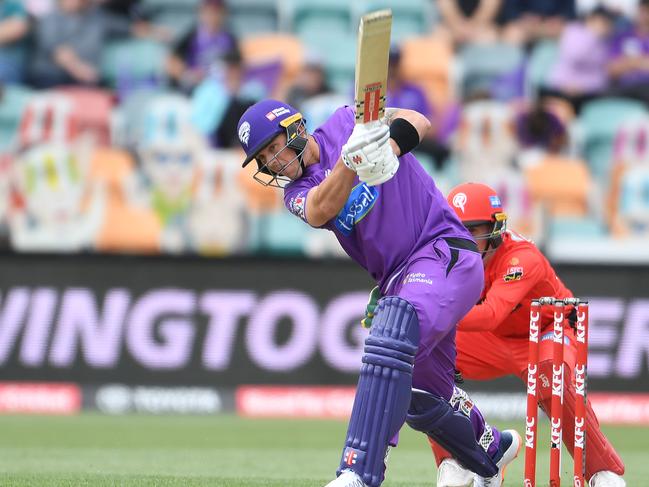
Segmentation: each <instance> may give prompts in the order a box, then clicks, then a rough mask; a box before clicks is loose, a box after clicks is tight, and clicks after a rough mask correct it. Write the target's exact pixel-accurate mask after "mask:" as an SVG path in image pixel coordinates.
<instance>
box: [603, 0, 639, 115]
mask: <svg viewBox="0 0 649 487" xmlns="http://www.w3.org/2000/svg"><path fill="white" fill-rule="evenodd" d="M608 72H609V75H610V77H611V79H612V81H613V83H612V89H611V91H610V93H609V94H610V95H613V96H625V97H629V98H636V99H638V100H640V101H643V102H645V103H647V104H649V0H640V4H639V5H638V12H637V15H636V17H635V22H634V25H633V26H632V28H631V29H630V30H627V31H626V32H623V33H621V34H619V35H617V36H615V37H614V38H613V39H612V41H611V46H610V61H609V64H608Z"/></svg>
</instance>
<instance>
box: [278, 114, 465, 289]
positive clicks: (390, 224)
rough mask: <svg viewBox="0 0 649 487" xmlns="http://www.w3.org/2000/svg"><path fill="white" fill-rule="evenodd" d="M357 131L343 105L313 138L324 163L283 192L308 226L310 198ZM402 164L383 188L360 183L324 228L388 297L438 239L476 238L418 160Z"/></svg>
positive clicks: (409, 157)
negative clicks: (388, 288) (395, 280)
mask: <svg viewBox="0 0 649 487" xmlns="http://www.w3.org/2000/svg"><path fill="white" fill-rule="evenodd" d="M353 129H354V112H353V109H352V108H350V107H347V106H345V107H341V108H339V109H338V110H336V112H335V113H334V114H333V115H332V116H331V117H330V118H329V120H327V121H326V122H325V123H324V124H323V125H322V126H321V127H319V128H318V129H316V131H315V132H314V133H313V137H314V138H315V140H316V142H317V143H318V146H319V147H320V163H319V164H314V165H311V166H309V167H307V168H306V170H305V171H304V174H303V175H302V177H300V178H299V179H297V180H295V181H293V182H291V183H290V184H289V185H288V186H287V187H286V188H285V189H284V204H285V205H286V207H287V208H288V209H289V210H290V211H291V212H292V213H294V214H295V215H297V216H298V217H300V218H302V219H303V220H304V221H306V215H305V208H306V198H307V193H308V192H309V190H310V189H311V188H313V187H315V186H317V185H318V184H320V183H321V182H322V181H324V179H325V178H326V177H327V175H328V174H329V173H330V172H331V170H332V169H333V167H334V166H335V164H336V162H337V161H338V159H339V158H340V152H341V149H342V146H343V145H344V144H345V143H346V142H347V139H348V138H349V136H350V135H351V133H352V130H353ZM399 162H400V166H399V170H398V171H397V173H396V175H395V176H394V177H393V178H392V179H391V180H389V181H387V182H385V183H383V184H381V185H379V186H367V185H366V184H365V183H361V182H360V181H358V180H357V181H358V184H357V185H356V186H355V187H354V189H353V190H352V192H351V194H350V196H349V198H348V200H347V203H346V204H345V206H344V208H343V209H342V210H341V211H340V213H339V214H338V215H337V216H336V217H335V218H333V219H331V220H330V221H329V222H327V223H326V224H325V225H323V228H326V229H328V230H331V231H332V232H334V234H335V235H336V237H337V239H338V241H339V242H340V245H341V246H342V247H343V249H344V250H345V252H346V253H347V254H348V255H349V256H350V257H351V258H352V259H353V260H354V261H356V262H357V263H358V264H360V265H361V266H362V267H363V268H364V269H366V270H367V271H368V272H369V273H370V274H371V275H372V277H373V278H374V280H375V281H376V282H377V283H379V285H380V287H381V289H382V290H383V291H384V292H385V285H386V283H387V281H388V279H389V278H390V276H391V275H392V274H393V273H394V272H395V271H397V270H400V266H402V265H403V264H404V263H405V262H406V261H407V260H408V258H409V257H410V256H411V255H413V254H414V253H415V252H417V251H418V250H420V249H422V248H423V247H424V246H425V245H427V244H429V243H430V242H432V241H433V240H435V239H436V238H439V237H459V238H464V239H469V240H471V239H472V238H471V235H470V234H469V233H468V231H467V230H466V229H465V228H464V226H463V225H462V223H461V222H460V221H459V219H458V218H457V216H456V215H455V212H454V211H453V210H452V209H451V208H450V207H449V206H448V203H447V202H446V199H445V198H444V196H443V195H442V194H441V192H440V191H439V190H438V189H437V187H436V186H435V183H434V182H433V179H432V178H431V177H430V176H429V175H428V173H426V171H425V170H424V169H423V168H422V167H421V164H419V162H418V161H417V159H415V157H414V156H413V155H412V154H405V155H404V156H402V157H400V158H399Z"/></svg>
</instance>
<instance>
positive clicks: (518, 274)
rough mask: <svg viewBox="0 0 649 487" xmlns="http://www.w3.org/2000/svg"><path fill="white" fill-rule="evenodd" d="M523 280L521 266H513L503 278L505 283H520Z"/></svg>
mask: <svg viewBox="0 0 649 487" xmlns="http://www.w3.org/2000/svg"><path fill="white" fill-rule="evenodd" d="M522 278H523V268H522V267H520V266H511V267H508V268H507V272H505V275H504V276H503V279H504V281H505V282H512V281H520V280H521V279H522Z"/></svg>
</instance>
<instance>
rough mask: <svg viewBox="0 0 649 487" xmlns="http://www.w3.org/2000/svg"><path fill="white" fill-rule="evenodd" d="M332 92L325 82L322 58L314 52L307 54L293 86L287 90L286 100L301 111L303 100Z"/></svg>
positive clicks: (302, 110)
mask: <svg viewBox="0 0 649 487" xmlns="http://www.w3.org/2000/svg"><path fill="white" fill-rule="evenodd" d="M332 92H333V90H332V89H331V87H330V86H329V83H327V74H326V73H325V69H324V66H323V64H322V60H321V59H320V58H319V57H318V56H317V55H315V54H309V55H308V56H307V58H306V61H305V63H304V66H303V67H302V70H301V71H300V73H299V74H298V76H297V78H296V79H295V82H294V83H293V86H291V87H290V89H289V90H288V94H287V95H286V101H287V102H288V104H289V105H291V106H294V107H296V108H297V109H298V110H300V111H301V112H302V113H303V112H304V108H303V104H304V102H305V101H307V100H309V99H310V98H313V97H315V96H318V95H327V94H330V93H332Z"/></svg>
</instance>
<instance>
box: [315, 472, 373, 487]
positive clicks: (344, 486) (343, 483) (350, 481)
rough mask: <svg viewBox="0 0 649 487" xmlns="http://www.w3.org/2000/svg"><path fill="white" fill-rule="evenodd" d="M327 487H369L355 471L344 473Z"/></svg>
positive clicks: (326, 486)
mask: <svg viewBox="0 0 649 487" xmlns="http://www.w3.org/2000/svg"><path fill="white" fill-rule="evenodd" d="M325 487H367V485H365V483H364V482H363V481H362V480H361V478H360V477H359V476H358V474H357V473H356V472H354V471H353V470H345V471H343V472H342V473H341V474H340V475H339V476H338V478H337V479H333V480H332V481H331V482H329V483H328V484H327V485H325Z"/></svg>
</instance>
